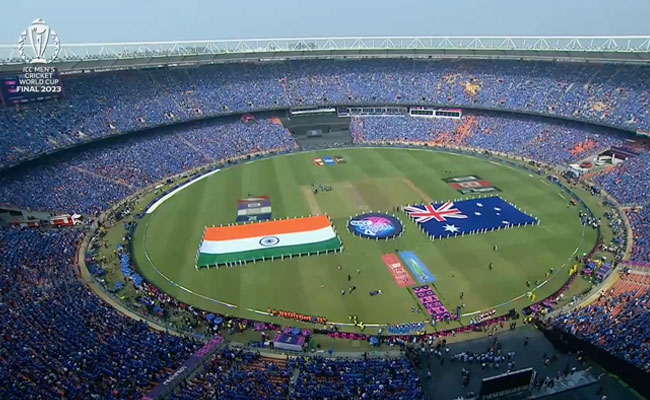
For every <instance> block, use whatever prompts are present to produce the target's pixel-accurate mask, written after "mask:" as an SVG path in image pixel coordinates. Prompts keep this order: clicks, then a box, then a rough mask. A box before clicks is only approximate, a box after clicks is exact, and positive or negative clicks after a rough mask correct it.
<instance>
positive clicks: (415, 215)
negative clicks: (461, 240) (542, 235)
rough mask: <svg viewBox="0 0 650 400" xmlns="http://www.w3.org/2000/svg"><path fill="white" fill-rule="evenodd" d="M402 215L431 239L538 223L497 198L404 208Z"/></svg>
mask: <svg viewBox="0 0 650 400" xmlns="http://www.w3.org/2000/svg"><path fill="white" fill-rule="evenodd" d="M403 209H404V211H405V212H406V213H407V214H408V216H409V217H411V219H413V220H414V221H415V222H416V223H417V224H418V226H419V227H420V228H422V229H423V230H424V232H425V233H426V234H427V236H429V237H430V238H431V239H438V238H447V237H449V236H460V235H463V234H465V235H468V234H477V233H485V232H490V231H493V230H497V229H504V228H511V227H517V226H525V225H532V224H537V223H538V220H537V219H536V218H533V217H531V216H529V215H527V214H525V213H523V212H521V211H519V210H518V209H517V208H516V207H515V206H513V205H512V204H510V203H508V202H506V201H505V200H503V199H501V198H500V197H498V196H493V197H486V198H479V199H471V200H461V201H457V202H451V201H448V202H446V203H438V204H425V205H415V206H405V207H403Z"/></svg>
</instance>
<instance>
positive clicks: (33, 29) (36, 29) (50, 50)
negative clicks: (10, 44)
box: [18, 18, 61, 64]
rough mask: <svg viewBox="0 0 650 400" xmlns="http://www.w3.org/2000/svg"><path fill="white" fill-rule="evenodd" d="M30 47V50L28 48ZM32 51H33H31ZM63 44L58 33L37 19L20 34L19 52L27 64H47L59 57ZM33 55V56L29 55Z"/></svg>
mask: <svg viewBox="0 0 650 400" xmlns="http://www.w3.org/2000/svg"><path fill="white" fill-rule="evenodd" d="M27 46H29V48H26V47H27ZM29 50H31V51H29ZM60 50H61V43H60V42H59V37H58V36H57V34H56V32H54V30H53V29H51V28H50V27H49V26H47V24H46V23H45V21H43V20H42V19H40V18H39V19H35V20H34V22H32V24H31V25H30V26H29V27H28V28H27V29H25V30H24V31H23V33H21V34H20V40H19V41H18V51H19V52H20V56H21V57H22V58H23V60H25V61H26V62H29V63H32V64H45V63H49V62H52V61H54V60H55V59H56V57H57V56H58V55H59V51H60ZM28 53H31V54H28Z"/></svg>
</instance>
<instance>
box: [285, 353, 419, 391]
mask: <svg viewBox="0 0 650 400" xmlns="http://www.w3.org/2000/svg"><path fill="white" fill-rule="evenodd" d="M296 364H297V368H299V370H300V373H299V375H298V379H297V381H296V385H295V388H294V392H293V394H292V399H332V400H344V399H377V400H381V399H400V400H416V399H424V394H423V392H422V388H421V387H420V384H419V378H418V377H417V375H416V373H415V370H414V368H413V366H412V364H411V362H410V361H409V360H408V359H406V358H399V359H381V358H372V359H371V358H367V357H366V358H363V359H353V360H346V359H333V358H320V357H309V358H307V357H301V358H298V359H297V360H296Z"/></svg>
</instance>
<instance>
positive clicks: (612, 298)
mask: <svg viewBox="0 0 650 400" xmlns="http://www.w3.org/2000/svg"><path fill="white" fill-rule="evenodd" d="M647 278H648V277H647V276H645V275H629V276H624V277H623V278H622V280H621V281H619V282H617V283H616V285H615V286H614V287H613V288H612V289H611V291H610V292H609V293H607V295H605V296H601V298H600V299H599V300H598V301H597V302H595V303H593V304H591V305H589V306H587V307H584V308H581V309H578V310H576V311H573V312H569V313H564V314H561V315H559V316H558V317H556V318H555V320H554V326H555V327H556V328H559V329H561V330H563V331H566V332H568V333H571V334H572V335H575V336H577V337H578V338H580V339H583V340H585V341H588V342H590V343H592V344H594V345H596V346H598V347H601V348H602V349H604V350H606V351H608V352H610V353H611V354H613V355H615V356H617V357H620V358H621V359H624V360H627V361H628V362H630V363H632V364H634V365H636V366H637V367H639V368H641V369H643V370H645V371H646V372H650V343H648V336H649V335H650V321H648V318H650V281H649V280H648V279H647Z"/></svg>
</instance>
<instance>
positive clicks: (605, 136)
mask: <svg viewBox="0 0 650 400" xmlns="http://www.w3.org/2000/svg"><path fill="white" fill-rule="evenodd" d="M350 129H351V132H353V138H355V141H356V142H393V141H403V142H422V143H433V144H437V145H441V146H466V147H473V148H478V149H485V150H490V151H496V152H501V153H508V154H513V155H519V156H523V157H526V158H530V159H533V160H536V161H543V162H546V163H549V164H554V165H556V164H566V163H570V162H575V161H578V160H580V159H582V158H585V157H587V156H589V155H592V154H593V153H596V152H598V151H599V150H604V149H608V148H609V147H611V146H613V145H619V144H622V143H624V136H623V135H621V134H620V133H618V131H616V130H614V129H609V128H601V127H594V126H585V125H584V124H581V123H576V122H571V121H561V120H557V119H550V118H544V117H534V116H527V115H521V114H505V113H497V112H485V111H484V112H473V111H465V112H464V114H463V118H462V119H443V118H417V117H411V116H392V117H381V118H376V117H361V118H355V119H354V120H353V121H352V123H351V128H350Z"/></svg>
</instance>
